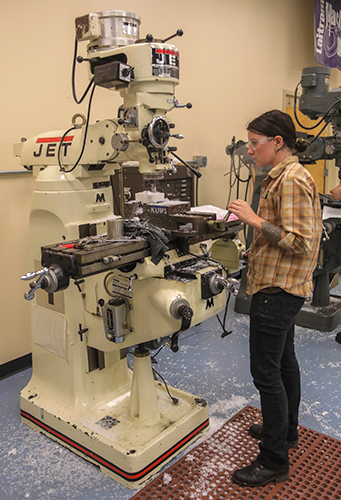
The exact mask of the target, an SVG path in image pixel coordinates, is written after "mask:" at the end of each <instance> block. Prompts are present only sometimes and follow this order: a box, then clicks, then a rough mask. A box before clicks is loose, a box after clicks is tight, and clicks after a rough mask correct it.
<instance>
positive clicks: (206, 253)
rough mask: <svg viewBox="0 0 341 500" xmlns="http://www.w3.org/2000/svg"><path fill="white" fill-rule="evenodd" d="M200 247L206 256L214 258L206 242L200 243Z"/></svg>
mask: <svg viewBox="0 0 341 500" xmlns="http://www.w3.org/2000/svg"><path fill="white" fill-rule="evenodd" d="M199 248H200V250H201V251H202V253H203V254H204V255H205V257H208V258H209V259H211V258H212V255H211V254H210V252H209V251H208V250H207V245H206V243H199Z"/></svg>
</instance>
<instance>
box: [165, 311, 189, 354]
mask: <svg viewBox="0 0 341 500" xmlns="http://www.w3.org/2000/svg"><path fill="white" fill-rule="evenodd" d="M186 302H187V301H186ZM193 314H194V312H193V309H192V308H191V307H190V306H188V305H186V304H185V303H180V302H179V306H178V307H177V308H176V315H177V316H178V317H180V318H181V328H180V330H178V331H177V332H175V333H173V335H172V337H171V345H170V348H171V351H173V352H178V350H179V346H178V339H179V335H180V333H181V332H183V331H184V330H187V329H188V328H189V327H190V326H191V321H192V317H193Z"/></svg>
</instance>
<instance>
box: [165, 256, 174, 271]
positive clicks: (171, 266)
mask: <svg viewBox="0 0 341 500" xmlns="http://www.w3.org/2000/svg"><path fill="white" fill-rule="evenodd" d="M163 258H164V259H165V260H166V261H167V262H168V264H169V266H170V268H171V270H172V271H175V266H174V264H173V263H172V262H171V260H170V257H169V255H168V253H165V254H164V256H163Z"/></svg>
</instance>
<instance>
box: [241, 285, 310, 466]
mask: <svg viewBox="0 0 341 500" xmlns="http://www.w3.org/2000/svg"><path fill="white" fill-rule="evenodd" d="M304 300H305V299H304V298H302V297H297V296H295V295H291V294H289V293H286V292H284V291H281V292H279V293H275V294H268V293H264V292H261V291H260V292H258V293H256V294H255V295H253V297H252V301H251V309H250V358H251V374H252V376H253V381H254V384H255V386H256V387H257V389H258V390H259V393H260V399H261V408H262V416H263V427H264V440H263V441H262V442H261V443H260V444H259V447H260V453H259V455H258V458H257V460H258V461H259V462H260V463H261V464H262V465H265V466H266V467H268V468H270V469H282V468H286V467H289V459H288V445H287V441H294V440H296V439H298V431H297V425H298V409H299V404H300V398H301V384H300V369H299V366H298V362H297V359H296V355H295V348H294V331H295V316H296V315H297V314H298V312H299V310H300V309H301V307H302V306H303V304H304Z"/></svg>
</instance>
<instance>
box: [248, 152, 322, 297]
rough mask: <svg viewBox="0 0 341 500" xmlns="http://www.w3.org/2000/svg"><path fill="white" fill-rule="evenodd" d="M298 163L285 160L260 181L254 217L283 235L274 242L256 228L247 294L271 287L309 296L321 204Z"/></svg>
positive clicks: (292, 160)
mask: <svg viewBox="0 0 341 500" xmlns="http://www.w3.org/2000/svg"><path fill="white" fill-rule="evenodd" d="M297 160H298V158H297V157H295V156H291V157H290V158H286V159H285V160H284V161H282V162H281V163H279V164H278V165H276V166H275V167H273V168H272V169H271V170H270V172H269V174H268V176H267V177H266V178H265V179H264V181H263V183H262V189H261V194H260V200H259V208H258V215H259V217H261V218H262V219H264V220H266V221H268V222H271V224H274V225H275V226H278V227H281V228H282V229H283V230H284V231H285V233H286V234H285V237H284V238H282V239H281V240H280V241H279V242H278V243H277V244H275V243H272V242H271V241H269V240H268V239H267V238H266V237H265V236H263V234H262V233H260V232H259V231H257V230H256V229H255V230H254V235H253V241H252V244H251V247H250V252H249V257H248V264H249V271H248V275H247V277H248V283H247V293H248V295H253V294H254V293H256V292H258V291H260V290H262V289H263V288H267V287H269V286H271V287H280V288H282V289H283V290H285V291H286V292H288V293H291V294H293V295H298V296H300V297H308V296H309V295H310V293H311V291H312V289H313V281H312V273H313V271H314V269H315V267H316V264H317V259H318V254H319V248H320V240H321V233H322V217H321V206H320V200H319V195H318V191H317V188H316V184H315V181H314V179H313V177H312V176H311V175H310V173H309V172H308V171H307V170H306V169H305V168H304V167H303V166H302V165H300V163H298V161H297Z"/></svg>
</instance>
